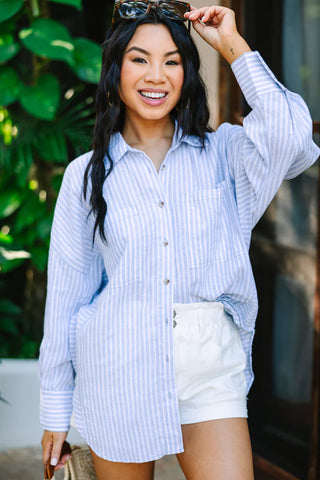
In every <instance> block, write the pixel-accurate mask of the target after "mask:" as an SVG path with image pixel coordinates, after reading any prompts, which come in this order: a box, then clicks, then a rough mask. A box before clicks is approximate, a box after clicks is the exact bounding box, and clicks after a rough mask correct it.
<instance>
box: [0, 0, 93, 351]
mask: <svg viewBox="0 0 320 480" xmlns="http://www.w3.org/2000/svg"><path fill="white" fill-rule="evenodd" d="M55 3H60V4H61V5H65V7H66V8H69V9H70V7H73V8H74V9H75V12H77V11H81V9H82V5H81V0H50V1H46V0H25V1H24V0H1V1H0V345H1V347H0V356H1V357H11V356H14V357H22V358H25V357H27V358H34V357H36V356H37V354H38V348H39V342H40V340H41V337H42V317H43V305H44V297H45V287H46V266H47V257H48V247H49V239H50V229H51V223H52V217H53V209H54V205H55V201H56V198H57V194H58V191H59V188H60V184H61V180H62V175H63V172H64V168H65V166H66V165H67V164H68V163H69V161H70V160H71V159H72V158H75V157H76V156H78V155H80V154H81V153H83V152H85V151H88V149H89V147H90V143H91V138H92V128H93V122H94V115H93V105H92V103H93V99H92V97H91V96H90V95H89V94H88V89H87V87H86V85H89V84H96V83H97V82H98V80H99V75H100V69H101V48H100V46H99V45H98V44H96V43H95V42H93V41H92V40H90V39H88V38H83V37H78V38H74V37H73V36H72V34H71V33H70V32H69V30H68V29H67V28H66V27H65V26H64V25H63V24H62V23H61V22H59V21H57V20H56V19H54V18H50V4H52V6H53V4H55ZM15 285H17V286H19V291H18V292H17V290H16V289H15V288H14V286H15Z"/></svg>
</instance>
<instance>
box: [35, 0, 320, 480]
mask: <svg viewBox="0 0 320 480" xmlns="http://www.w3.org/2000/svg"><path fill="white" fill-rule="evenodd" d="M189 10H190V11H189ZM184 20H189V21H190V22H191V23H192V25H193V28H194V30H195V31H196V32H197V33H198V34H199V35H200V36H201V37H202V38H203V39H204V40H206V41H207V42H208V43H209V44H210V45H211V46H212V47H213V48H214V49H216V50H217V51H218V52H219V53H220V54H221V55H222V56H223V57H224V58H225V59H226V60H227V61H228V62H229V63H230V65H231V68H232V70H233V72H234V74H235V76H236V78H237V81H238V83H239V85H240V87H241V89H242V91H243V93H244V95H245V97H246V99H247V101H248V103H249V104H250V106H251V107H252V112H251V113H250V114H249V115H248V116H247V117H246V118H245V120H244V126H243V127H240V126H232V125H230V124H222V125H221V126H220V127H219V128H218V129H217V131H216V132H211V131H210V129H209V128H208V126H207V123H208V118H209V113H208V108H207V103H206V94H205V89H204V86H203V83H202V81H201V78H200V76H199V57H198V53H197V51H196V48H195V45H194V43H193V41H192V39H191V37H190V34H189V33H188V30H187V29H186V27H185V24H184V23H183V21H184ZM93 145H94V150H93V152H88V153H86V154H84V155H82V156H81V157H79V158H77V159H76V160H74V161H73V162H71V163H70V165H68V167H67V168H66V171H65V174H64V178H63V183H62V186H61V190H60V193H59V197H58V200H57V204H56V208H55V216H54V222H53V225H52V232H51V240H50V254H49V263H48V292H47V301H46V312H45V328H44V337H43V341H42V344H41V349H40V379H41V425H42V427H43V428H44V429H45V431H44V434H43V439H42V445H43V463H44V464H46V463H47V462H49V461H50V462H51V464H52V465H56V469H58V468H61V467H62V466H63V465H64V463H65V461H66V459H67V455H63V456H62V457H61V458H60V453H61V446H62V444H63V442H64V440H65V439H66V437H67V432H68V429H69V426H70V418H71V413H72V410H73V414H74V421H75V425H76V427H77V429H78V430H79V432H80V433H81V435H82V436H83V437H84V439H85V441H86V442H87V443H88V445H89V446H90V448H91V452H92V457H93V461H94V465H95V470H96V473H97V478H98V480H102V479H105V480H109V479H118V478H121V479H124V480H131V479H135V480H136V479H139V480H144V479H146V480H149V479H152V478H153V474H154V464H155V460H156V459H157V458H161V457H162V456H163V455H167V454H173V453H175V454H177V458H178V460H179V463H180V465H181V468H182V470H183V472H184V474H185V476H186V478H187V479H188V480H198V479H201V480H207V479H208V480H209V479H210V480H211V479H224V480H227V479H237V480H242V479H243V480H249V479H252V478H253V468H252V454H251V446H250V439H249V434H248V427H247V409H246V395H247V393H248V391H249V389H250V386H251V384H252V381H253V372H252V367H251V345H252V339H253V335H254V323H255V318H256V314H257V298H256V290H255V285H254V280H253V275H252V270H251V266H250V261H249V256H248V249H249V244H250V236H251V230H252V228H253V227H254V225H255V224H256V223H257V221H258V220H259V218H260V217H261V215H262V214H263V212H264V210H265V209H266V208H267V206H268V205H269V203H270V202H271V200H272V198H273V197H274V195H275V193H276V192H277V190H278V188H279V186H280V184H281V182H282V181H283V179H284V178H286V179H289V178H293V177H295V176H297V175H298V174H299V173H301V172H302V171H304V170H305V169H306V168H308V167H309V166H310V165H311V164H312V163H313V162H315V160H316V159H317V157H318V155H319V149H318V148H317V147H316V145H315V144H314V143H313V142H312V136H311V120H310V116H309V112H308V109H307V107H306V105H305V103H304V102H303V100H302V99H301V98H300V97H299V96H298V95H296V94H294V93H292V92H289V91H288V90H287V89H286V88H285V87H284V86H283V85H282V84H281V83H280V82H278V81H277V80H276V78H275V77H274V75H273V74H272V72H271V71H270V70H269V68H268V67H267V66H266V64H265V63H264V61H263V60H262V58H261V57H260V55H259V54H258V53H257V52H252V51H251V49H250V47H249V46H248V44H247V43H246V42H245V40H244V39H243V38H242V37H241V36H240V35H239V33H238V31H237V28H236V23H235V18H234V13H233V11H231V10H230V9H228V8H224V7H216V6H212V7H203V8H200V9H196V8H193V7H191V9H189V8H188V5H187V4H184V3H183V2H175V1H172V2H170V1H167V2H156V3H150V4H149V3H148V2H133V1H127V2H123V1H121V2H119V1H118V2H116V4H115V10H114V20H113V27H112V29H111V30H110V32H109V33H108V36H107V40H106V42H105V44H104V53H103V66H102V73H101V79H100V83H99V86H98V92H97V121H96V126H95V133H94V144H93ZM83 180H84V184H83V183H82V182H83Z"/></svg>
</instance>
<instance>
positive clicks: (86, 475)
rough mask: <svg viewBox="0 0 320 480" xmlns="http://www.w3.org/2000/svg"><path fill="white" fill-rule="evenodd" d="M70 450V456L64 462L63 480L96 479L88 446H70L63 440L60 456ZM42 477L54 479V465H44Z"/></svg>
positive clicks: (46, 479)
mask: <svg viewBox="0 0 320 480" xmlns="http://www.w3.org/2000/svg"><path fill="white" fill-rule="evenodd" d="M70 452H71V453H72V457H71V458H70V459H69V460H67V462H66V463H65V466H64V477H63V480H97V477H96V474H95V470H94V467H93V462H92V457H91V453H90V450H89V447H87V446H83V447H79V446H78V445H73V446H72V447H70V445H69V443H68V442H64V444H63V447H62V451H61V456H62V455H65V454H66V453H70ZM44 478H45V480H54V466H52V465H45V467H44Z"/></svg>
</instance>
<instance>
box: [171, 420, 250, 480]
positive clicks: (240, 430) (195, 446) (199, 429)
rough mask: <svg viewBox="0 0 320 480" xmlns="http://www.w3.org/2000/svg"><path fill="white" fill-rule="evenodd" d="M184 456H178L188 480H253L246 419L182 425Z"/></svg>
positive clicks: (181, 454)
mask: <svg viewBox="0 0 320 480" xmlns="http://www.w3.org/2000/svg"><path fill="white" fill-rule="evenodd" d="M181 428H182V434H183V443H184V452H182V453H178V454H176V457H177V459H178V461H179V463H180V466H181V468H182V470H183V473H184V474H185V476H186V478H187V480H221V479H222V478H223V480H253V465H252V450H251V442H250V437H249V431H248V423H247V419H246V418H223V419H219V420H208V421H206V422H199V423H191V424H186V425H182V426H181Z"/></svg>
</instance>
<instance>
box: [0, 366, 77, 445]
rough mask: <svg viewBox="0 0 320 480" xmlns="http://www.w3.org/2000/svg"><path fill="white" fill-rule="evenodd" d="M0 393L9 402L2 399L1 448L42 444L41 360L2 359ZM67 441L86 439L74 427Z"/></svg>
mask: <svg viewBox="0 0 320 480" xmlns="http://www.w3.org/2000/svg"><path fill="white" fill-rule="evenodd" d="M0 393H1V396H2V397H3V398H5V399H6V400H7V401H8V402H9V404H7V403H4V402H0V450H6V449H7V448H19V447H31V446H40V442H41V437H42V433H43V430H42V428H41V427H40V424H39V397H40V386H39V379H38V360H21V359H4V360H1V363H0ZM68 441H69V442H70V443H71V444H78V445H79V444H83V443H84V440H83V438H82V437H81V436H80V434H79V433H78V432H77V430H75V429H74V428H73V427H71V428H70V431H69V434H68Z"/></svg>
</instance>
